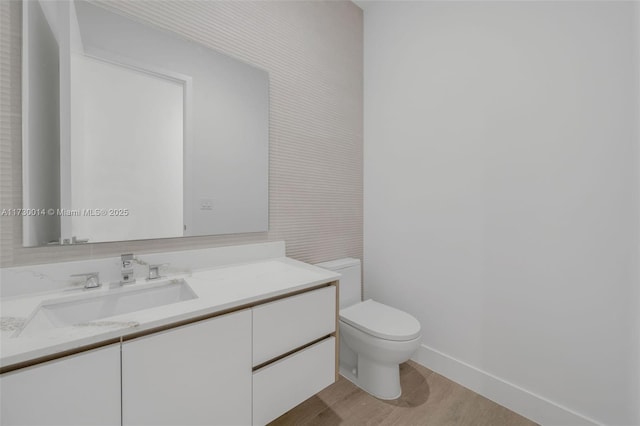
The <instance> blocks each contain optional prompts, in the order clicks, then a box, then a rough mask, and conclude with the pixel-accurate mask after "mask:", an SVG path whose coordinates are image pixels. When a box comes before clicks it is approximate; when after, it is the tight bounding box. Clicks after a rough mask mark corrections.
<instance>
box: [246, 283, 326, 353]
mask: <svg viewBox="0 0 640 426" xmlns="http://www.w3.org/2000/svg"><path fill="white" fill-rule="evenodd" d="M335 327H336V287H335V286H334V285H330V286H328V287H323V288H320V289H318V290H313V291H309V292H306V293H302V294H298V295H296V296H291V297H287V298H286V299H281V300H276V301H275V302H271V303H267V304H264V305H260V306H257V307H255V308H253V365H254V366H256V365H259V364H262V363H264V362H267V361H269V360H271V359H274V358H276V357H278V356H280V355H283V354H285V353H287V352H289V351H292V350H294V349H296V348H299V347H301V346H304V345H306V344H308V343H310V342H312V341H314V340H316V339H320V338H322V337H324V336H327V335H329V334H331V333H333V332H334V331H335Z"/></svg>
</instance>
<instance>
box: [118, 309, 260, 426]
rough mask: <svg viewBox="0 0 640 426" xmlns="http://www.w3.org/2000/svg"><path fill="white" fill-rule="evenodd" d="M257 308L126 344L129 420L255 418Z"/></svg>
mask: <svg viewBox="0 0 640 426" xmlns="http://www.w3.org/2000/svg"><path fill="white" fill-rule="evenodd" d="M251 381H252V376H251V310H250V309H245V310H242V311H238V312H234V313H230V314H226V315H222V316H218V317H214V318H211V319H207V320H203V321H199V322H195V323H191V324H187V325H184V326H181V327H177V328H172V329H170V330H166V331H162V332H159V333H154V334H150V335H147V336H144V337H140V338H137V339H133V340H130V341H125V342H124V343H123V344H122V420H123V425H125V426H128V425H136V426H141V425H154V426H160V425H183V426H187V425H248V424H250V423H251Z"/></svg>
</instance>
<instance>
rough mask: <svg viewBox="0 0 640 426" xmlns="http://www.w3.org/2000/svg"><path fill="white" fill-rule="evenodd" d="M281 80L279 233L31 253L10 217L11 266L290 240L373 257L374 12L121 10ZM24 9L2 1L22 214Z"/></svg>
mask: <svg viewBox="0 0 640 426" xmlns="http://www.w3.org/2000/svg"><path fill="white" fill-rule="evenodd" d="M104 6H105V7H107V8H109V9H111V10H116V11H119V12H120V13H123V14H125V15H128V16H130V17H133V18H134V19H137V20H139V21H142V22H146V23H152V24H154V25H156V26H158V27H161V28H165V29H168V30H171V31H174V32H176V33H179V34H181V35H183V36H184V37H187V38H189V39H192V40H195V41H197V42H199V43H202V44H204V45H206V46H209V47H211V48H213V49H216V50H219V51H221V52H224V53H227V54H229V55H231V56H234V57H236V58H238V59H240V60H243V61H246V62H249V63H251V64H254V65H256V66H259V67H261V68H263V69H265V70H267V71H268V72H269V75H270V107H271V109H270V160H269V162H270V172H269V173H270V177H269V192H270V203H269V214H270V218H269V229H270V231H269V232H266V233H258V234H239V235H226V236H210V237H192V238H178V239H164V240H150V241H131V242H122V243H100V244H91V245H86V246H75V247H43V248H23V247H22V228H21V221H20V219H19V218H15V217H6V216H5V217H2V218H1V222H0V225H1V232H0V238H1V241H0V249H1V265H2V266H14V265H25V264H35V263H47V262H56V261H63V260H74V259H88V258H92V257H94V258H97V257H105V256H112V255H117V254H119V253H123V252H135V253H150V252H160V251H167V250H180V249H192V248H202V247H213V246H220V245H230V244H242V243H249V242H261V241H271V240H285V241H286V243H287V254H288V255H289V256H291V257H293V258H296V259H299V260H302V261H307V262H318V261H323V260H328V259H333V258H338V257H344V256H353V257H358V258H361V257H362V108H363V107H362V11H361V10H360V9H359V8H358V7H357V6H355V5H354V4H353V3H351V2H347V1H326V2H325V1H312V2H302V1H300V2H289V1H287V2H279V1H260V2H250V1H246V2H244V1H229V2H224V1H199V2H196V1H135V2H134V1H118V2H114V1H110V2H105V3H104ZM21 9H22V3H21V2H18V1H0V17H1V20H2V21H1V23H2V26H1V27H0V38H1V40H0V59H1V66H0V72H1V74H0V90H1V91H0V95H1V99H0V106H1V108H2V110H1V112H2V120H1V121H0V136H1V141H0V166H1V167H2V168H1V170H0V173H1V175H0V176H1V183H0V191H1V192H0V202H1V203H2V205H1V208H19V207H20V206H21V198H22V187H21V185H22V183H21V173H22V172H21V152H20V151H21V129H20V126H21V116H20V110H21V106H20V105H21V97H20V95H21V94H20V92H21V90H20V74H21V30H22V28H21V20H22V18H21Z"/></svg>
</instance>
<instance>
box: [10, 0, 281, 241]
mask: <svg viewBox="0 0 640 426" xmlns="http://www.w3.org/2000/svg"><path fill="white" fill-rule="evenodd" d="M23 20H24V26H23V32H24V34H23V35H24V37H23V58H24V67H23V86H24V87H23V93H24V97H23V99H24V101H23V117H24V132H23V168H24V173H23V174H24V179H23V186H24V191H23V195H24V207H25V208H26V209H30V211H33V213H34V214H32V215H28V216H26V217H25V220H24V227H23V229H24V245H25V246H36V245H43V244H60V243H65V244H66V243H74V242H75V243H79V242H102V241H121V240H133V239H149V238H169V237H180V236H195V235H213V234H229V233H241V232H260V231H266V230H267V229H268V127H269V122H268V120H269V117H268V116H269V114H268V103H269V98H268V90H269V89H268V84H269V77H268V74H267V73H266V72H265V71H264V70H261V69H258V68H256V67H253V66H251V65H248V64H246V63H243V62H241V61H238V60H236V59H234V58H231V57H229V56H226V55H223V54H221V53H219V52H216V51H213V50H211V49H208V48H206V47H204V46H202V45H199V44H197V43H195V42H192V41H188V40H186V39H183V38H180V37H178V36H177V35H174V34H172V33H169V32H165V31H162V30H158V29H156V28H153V27H151V26H147V25H144V24H142V23H139V22H136V21H134V20H132V19H129V18H127V17H124V16H122V15H119V14H116V13H113V12H111V11H109V10H106V9H104V8H101V7H99V6H96V5H93V4H90V3H87V2H84V1H75V2H71V1H53V2H52V1H30V2H24V18H23Z"/></svg>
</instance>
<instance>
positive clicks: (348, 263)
mask: <svg viewBox="0 0 640 426" xmlns="http://www.w3.org/2000/svg"><path fill="white" fill-rule="evenodd" d="M316 266H319V267H321V268H325V269H329V270H330V271H334V272H337V273H339V274H341V275H342V277H341V278H340V309H343V308H346V307H348V306H351V305H354V304H356V303H358V302H361V301H362V278H361V272H360V259H354V258H351V257H347V258H344V259H337V260H332V261H330V262H323V263H318V264H316Z"/></svg>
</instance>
